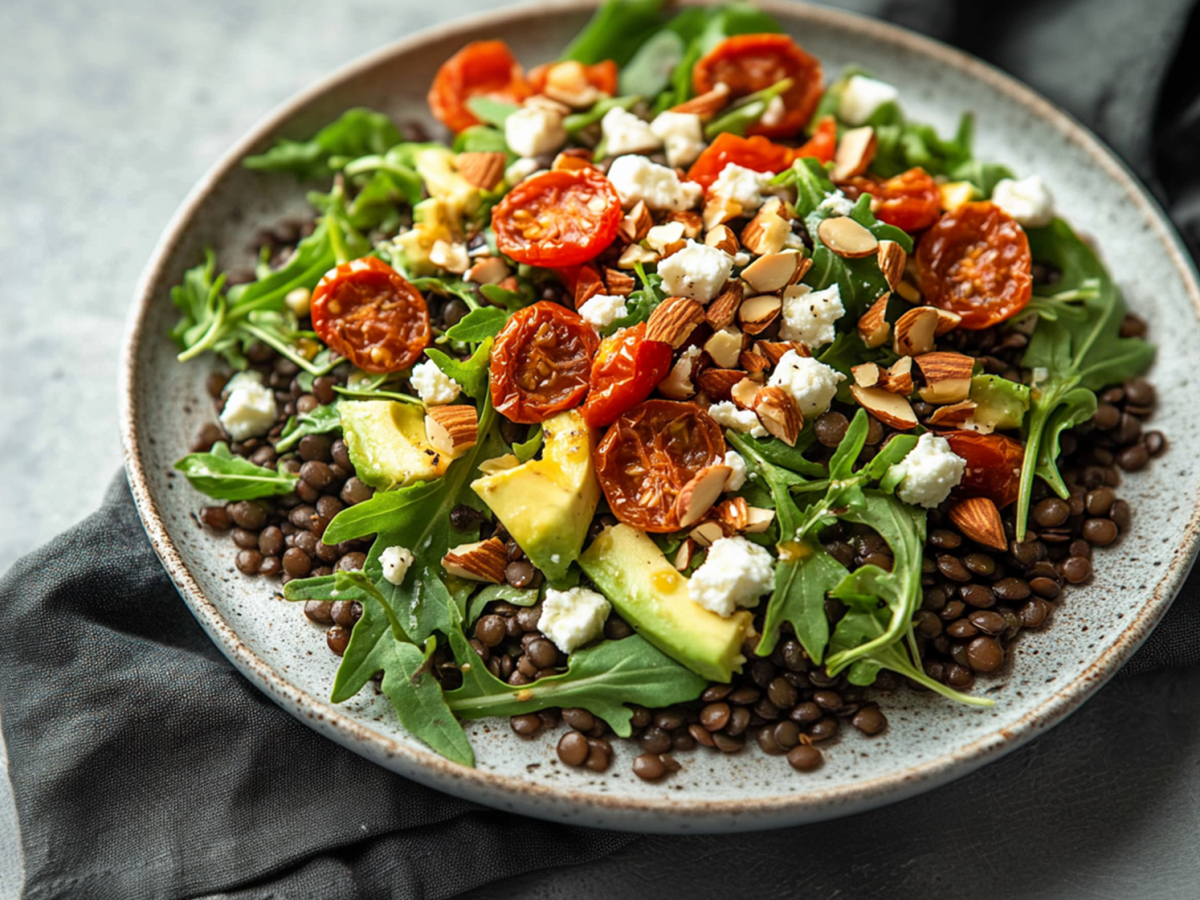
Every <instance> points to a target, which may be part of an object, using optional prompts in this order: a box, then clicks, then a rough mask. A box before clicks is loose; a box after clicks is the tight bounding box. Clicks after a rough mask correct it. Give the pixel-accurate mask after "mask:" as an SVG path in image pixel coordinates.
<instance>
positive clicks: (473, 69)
mask: <svg viewBox="0 0 1200 900" xmlns="http://www.w3.org/2000/svg"><path fill="white" fill-rule="evenodd" d="M532 93H533V92H532V90H531V89H530V87H529V83H528V82H527V81H526V80H525V73H524V71H523V70H522V69H521V64H520V63H519V62H517V60H516V58H515V57H514V56H513V55H512V51H511V50H509V49H508V44H506V43H504V41H475V42H474V43H471V44H467V46H465V47H463V48H462V49H461V50H459V51H458V52H457V53H455V54H454V55H453V56H452V57H450V58H449V59H448V60H446V61H445V62H444V63H442V67H441V68H440V69H438V72H437V75H436V76H435V77H434V79H433V86H432V87H430V88H429V96H428V97H427V99H428V101H429V110H430V112H432V113H433V115H434V117H435V118H436V119H437V120H438V121H439V122H441V123H442V124H443V125H445V126H446V127H447V128H449V129H450V130H451V131H453V132H455V133H456V134H457V133H458V132H460V131H464V130H466V129H467V128H470V127H471V126H472V125H478V124H479V120H478V119H477V118H475V114H474V113H472V112H471V110H470V109H469V108H468V107H467V101H468V100H470V99H471V98H472V97H477V96H483V97H492V98H493V99H496V100H505V101H507V102H509V103H520V102H521V101H522V100H524V99H525V98H526V97H529V96H530V95H531V94H532Z"/></svg>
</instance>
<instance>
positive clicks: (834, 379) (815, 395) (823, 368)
mask: <svg viewBox="0 0 1200 900" xmlns="http://www.w3.org/2000/svg"><path fill="white" fill-rule="evenodd" d="M845 380H846V376H845V375H843V374H842V373H841V372H839V371H837V369H833V368H830V367H829V366H827V365H825V364H824V363H819V362H817V361H816V360H815V359H813V358H811V357H808V356H801V355H800V354H798V353H797V352H796V351H795V350H789V351H788V352H787V353H785V354H783V358H782V359H780V360H779V364H778V365H777V366H776V367H775V371H774V372H772V373H771V378H770V380H768V381H767V384H768V385H770V386H771V387H779V388H783V389H784V390H785V391H787V392H788V393H789V394H791V395H792V399H793V400H795V401H796V406H797V407H798V408H799V410H800V413H801V415H803V416H804V417H805V418H809V417H812V416H819V415H820V414H821V413H823V412H825V411H826V410H827V409H829V404H830V403H832V402H833V398H834V397H835V396H837V387H838V382H841V381H845Z"/></svg>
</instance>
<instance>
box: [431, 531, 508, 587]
mask: <svg viewBox="0 0 1200 900" xmlns="http://www.w3.org/2000/svg"><path fill="white" fill-rule="evenodd" d="M507 566H508V554H507V553H506V552H505V549H504V542H503V541H501V540H499V539H498V538H494V537H493V538H488V539H487V540H486V541H476V542H475V543H473V544H459V545H458V546H457V547H455V548H454V549H453V550H451V551H450V552H449V553H447V554H446V555H445V556H443V557H442V568H443V569H445V570H446V571H447V572H448V573H449V574H451V575H457V576H458V577H459V578H466V579H467V580H468V581H487V582H490V583H491V584H503V583H504V570H505V568H506V567H507Z"/></svg>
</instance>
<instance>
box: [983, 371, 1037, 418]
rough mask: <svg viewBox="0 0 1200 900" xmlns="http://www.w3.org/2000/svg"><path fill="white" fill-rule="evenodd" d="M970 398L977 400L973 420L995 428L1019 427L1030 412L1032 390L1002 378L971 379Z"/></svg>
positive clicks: (987, 376)
mask: <svg viewBox="0 0 1200 900" xmlns="http://www.w3.org/2000/svg"><path fill="white" fill-rule="evenodd" d="M971 399H972V400H973V401H975V411H974V412H973V413H971V421H972V422H974V423H975V424H977V425H989V426H991V427H992V428H1001V429H1009V430H1012V429H1017V428H1020V427H1021V425H1022V423H1024V421H1025V413H1026V412H1027V411H1028V410H1029V388H1028V387H1027V386H1026V385H1023V384H1018V383H1017V382H1015V381H1009V380H1008V379H1007V378H1001V377H1000V376H999V375H976V376H975V377H974V378H972V379H971Z"/></svg>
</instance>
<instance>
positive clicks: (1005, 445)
mask: <svg viewBox="0 0 1200 900" xmlns="http://www.w3.org/2000/svg"><path fill="white" fill-rule="evenodd" d="M942 437H944V438H945V439H946V440H948V441H949V442H950V449H951V450H953V451H954V453H955V455H957V456H961V457H962V458H963V459H965V460H966V461H967V470H966V471H965V472H964V473H963V479H962V481H961V482H960V483H959V485H958V487H956V488H955V489H954V496H955V497H957V498H958V499H960V500H965V499H966V498H967V497H990V498H991V499H992V500H994V501H995V503H996V506H998V507H999V508H1000V509H1003V508H1004V507H1006V506H1008V505H1009V504H1010V503H1014V502H1016V499H1017V494H1019V493H1020V491H1021V464H1022V463H1023V462H1024V461H1025V448H1024V447H1023V446H1022V445H1021V442H1020V441H1014V440H1013V439H1012V438H1010V437H1005V436H1004V435H1002V434H980V433H979V432H978V431H949V432H947V433H945V434H943V435H942Z"/></svg>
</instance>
